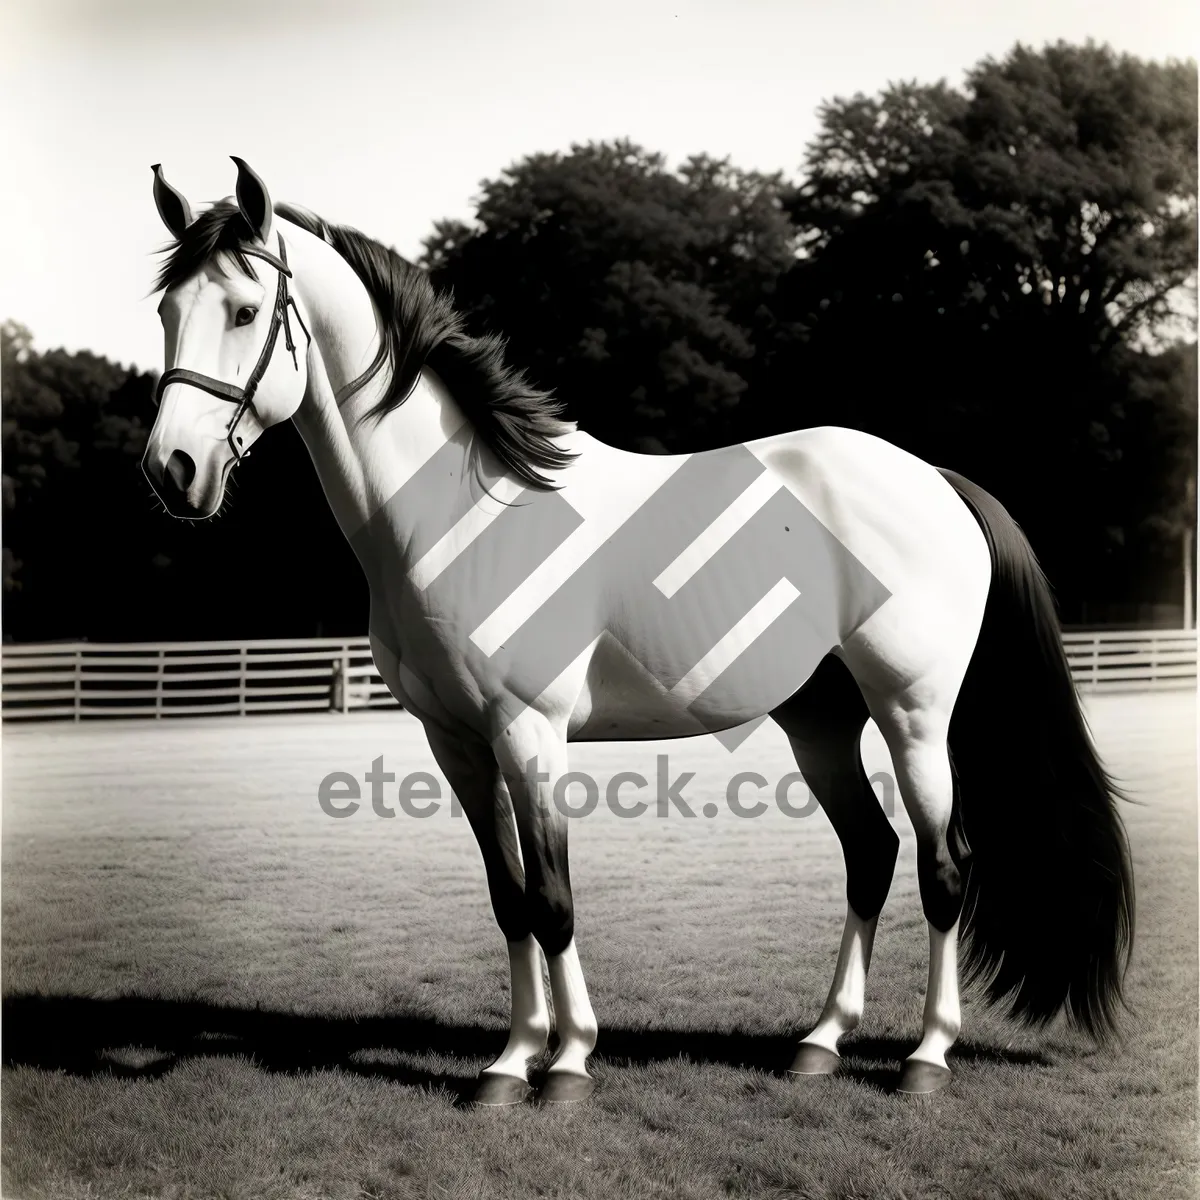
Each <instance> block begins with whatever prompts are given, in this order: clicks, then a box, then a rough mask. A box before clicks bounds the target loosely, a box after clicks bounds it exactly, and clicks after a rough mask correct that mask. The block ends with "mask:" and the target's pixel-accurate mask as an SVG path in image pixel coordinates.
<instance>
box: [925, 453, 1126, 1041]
mask: <svg viewBox="0 0 1200 1200" xmlns="http://www.w3.org/2000/svg"><path fill="white" fill-rule="evenodd" d="M942 474H943V475H944V476H945V477H946V479H947V480H948V481H949V482H950V484H951V486H952V487H953V488H954V489H955V491H957V492H958V494H959V495H960V496H961V497H962V498H963V500H964V501H965V502H966V504H967V507H968V508H970V509H971V511H972V513H973V514H974V516H975V519H976V520H977V521H978V522H979V524H980V527H981V528H982V529H983V532H984V536H985V537H986V538H987V541H988V545H989V547H990V549H991V553H992V585H991V591H990V592H989V594H988V600H987V607H986V609H985V611H984V616H983V625H982V628H981V629H980V632H979V641H978V643H977V645H976V647H975V653H974V655H973V657H972V659H971V663H970V666H969V667H968V668H967V674H966V678H965V680H964V681H963V686H962V691H961V692H960V694H959V698H958V702H957V704H956V705H955V709H954V715H953V719H952V720H951V723H950V754H951V756H952V758H953V761H954V769H955V772H956V774H957V778H958V784H959V788H960V795H961V802H962V819H963V824H964V826H965V830H966V835H967V840H968V841H969V842H970V845H971V851H972V855H971V860H970V868H969V870H968V873H967V887H966V898H965V906H964V909H963V931H964V934H965V935H966V941H965V954H964V958H963V965H964V967H965V968H966V974H967V976H968V978H971V979H980V980H982V981H983V982H984V983H985V984H986V991H987V997H988V1000H989V1001H990V1002H991V1003H1005V1002H1007V1003H1008V1006H1009V1012H1010V1014H1011V1015H1012V1016H1015V1017H1018V1018H1020V1019H1022V1020H1024V1021H1027V1022H1030V1023H1032V1024H1040V1023H1044V1022H1046V1021H1049V1020H1050V1019H1051V1018H1052V1017H1054V1016H1055V1015H1056V1014H1057V1013H1058V1012H1059V1011H1061V1010H1062V1009H1063V1008H1065V1009H1066V1010H1067V1013H1068V1016H1069V1018H1070V1019H1071V1021H1072V1022H1073V1023H1074V1024H1076V1025H1078V1026H1080V1027H1082V1028H1083V1029H1086V1030H1087V1031H1088V1032H1089V1033H1090V1034H1092V1035H1093V1036H1094V1037H1096V1038H1097V1039H1100V1040H1104V1039H1105V1038H1107V1037H1108V1036H1109V1035H1111V1034H1112V1033H1114V1032H1115V1030H1116V1016H1117V1011H1118V1009H1119V1007H1120V1006H1121V1004H1122V1003H1123V997H1122V982H1123V978H1124V974H1125V969H1126V967H1127V966H1128V962H1129V954H1130V951H1131V949H1132V944H1133V917H1134V893H1133V866H1132V863H1131V861H1130V856H1129V842H1128V839H1127V838H1126V835H1125V827H1124V824H1123V823H1122V821H1121V817H1120V814H1119V813H1118V812H1117V801H1118V800H1119V799H1121V796H1120V793H1119V792H1118V790H1117V789H1116V787H1115V786H1114V785H1113V782H1112V780H1111V779H1110V778H1109V777H1108V775H1107V774H1106V772H1105V770H1104V767H1103V766H1102V765H1101V763H1100V760H1099V759H1098V758H1097V756H1096V750H1095V747H1094V746H1093V744H1092V739H1091V735H1090V733H1089V731H1088V727H1087V723H1086V721H1085V720H1084V717H1083V713H1082V711H1081V710H1080V707H1079V698H1078V696H1077V694H1076V692H1075V685H1074V682H1073V681H1072V679H1071V672H1070V668H1069V667H1068V665H1067V659H1066V655H1065V653H1064V651H1063V646H1062V638H1061V635H1060V630H1059V626H1058V618H1057V615H1056V613H1055V609H1054V600H1053V598H1052V596H1051V594H1050V589H1049V586H1048V585H1047V583H1046V579H1045V576H1043V574H1042V571H1041V568H1040V567H1039V566H1038V563H1037V559H1036V558H1035V557H1034V554H1033V550H1032V548H1031V547H1030V545H1029V542H1028V541H1027V540H1026V538H1025V535H1024V534H1023V533H1022V532H1021V530H1020V527H1019V526H1018V525H1017V523H1016V522H1015V521H1014V520H1013V519H1012V517H1010V516H1009V515H1008V513H1007V512H1006V511H1005V510H1004V508H1003V507H1002V506H1001V505H1000V504H999V503H998V502H997V501H996V500H995V499H993V497H991V496H989V495H988V494H987V492H985V491H984V490H983V489H982V488H979V487H976V486H975V485H974V484H973V483H971V482H970V481H968V480H966V479H963V478H962V477H961V476H959V475H955V474H954V473H953V472H950V471H943V472H942Z"/></svg>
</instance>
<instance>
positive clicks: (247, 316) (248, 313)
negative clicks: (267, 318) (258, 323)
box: [233, 304, 258, 325]
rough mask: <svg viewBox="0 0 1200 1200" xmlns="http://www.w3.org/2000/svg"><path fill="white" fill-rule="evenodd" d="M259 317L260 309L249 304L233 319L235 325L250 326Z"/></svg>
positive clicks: (239, 310) (238, 311)
mask: <svg viewBox="0 0 1200 1200" xmlns="http://www.w3.org/2000/svg"><path fill="white" fill-rule="evenodd" d="M257 316H258V309H257V308H252V307H251V306H250V305H249V304H247V305H246V306H245V307H244V308H239V309H238V310H237V315H236V316H235V317H234V318H233V323H234V324H235V325H249V324H250V322H251V321H253V320H254V318H255V317H257Z"/></svg>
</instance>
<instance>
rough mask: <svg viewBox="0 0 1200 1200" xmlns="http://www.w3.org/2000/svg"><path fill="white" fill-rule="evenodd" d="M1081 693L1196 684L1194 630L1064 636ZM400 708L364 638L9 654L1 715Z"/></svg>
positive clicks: (18, 649)
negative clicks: (378, 669)
mask: <svg viewBox="0 0 1200 1200" xmlns="http://www.w3.org/2000/svg"><path fill="white" fill-rule="evenodd" d="M1063 644H1064V646H1065V647H1066V652H1067V660H1068V662H1069V663H1070V664H1071V673H1072V674H1073V675H1074V677H1075V680H1076V682H1077V684H1078V685H1079V687H1080V689H1081V690H1082V691H1141V690H1146V689H1159V688H1177V687H1194V686H1195V681H1196V631H1195V630H1180V631H1162V630H1138V631H1130V630H1103V631H1099V632H1094V633H1084V632H1075V631H1071V632H1067V633H1065V634H1064V635H1063ZM388 707H396V701H395V700H394V699H393V698H392V696H391V694H390V693H389V692H388V690H387V686H386V685H385V684H384V682H383V680H382V679H381V678H380V677H379V674H378V672H376V670H375V664H374V662H373V661H372V659H371V649H370V645H369V643H368V640H367V639H366V638H365V637H357V638H306V639H295V638H294V639H270V640H265V639H264V640H260V641H244V642H237V641H234V642H159V643H154V644H149V643H141V642H133V643H111V642H110V643H106V642H72V643H54V642H51V643H43V644H40V645H7V646H4V647H3V650H2V672H0V713H2V715H3V718H4V720H6V721H12V720H20V719H28V718H37V719H46V718H60V719H69V720H76V721H79V720H82V719H83V718H85V717H86V718H89V719H90V718H104V717H159V718H161V717H183V716H199V715H214V714H229V715H237V716H249V715H253V714H254V713H267V712H276V713H277V712H302V711H317V710H325V711H329V710H332V711H335V712H351V711H357V710H360V709H364V708H388Z"/></svg>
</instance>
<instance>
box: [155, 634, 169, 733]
mask: <svg viewBox="0 0 1200 1200" xmlns="http://www.w3.org/2000/svg"><path fill="white" fill-rule="evenodd" d="M166 655H167V652H166V651H165V650H159V652H158V670H157V671H156V672H155V676H154V719H155V720H156V721H157V720H159V719H160V718H161V717H162V702H163V672H164V671H165V670H166Z"/></svg>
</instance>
